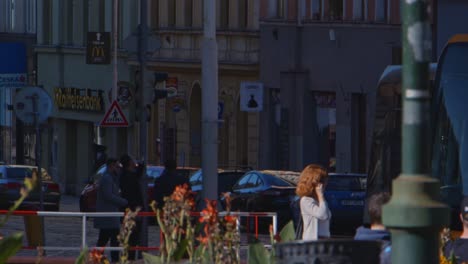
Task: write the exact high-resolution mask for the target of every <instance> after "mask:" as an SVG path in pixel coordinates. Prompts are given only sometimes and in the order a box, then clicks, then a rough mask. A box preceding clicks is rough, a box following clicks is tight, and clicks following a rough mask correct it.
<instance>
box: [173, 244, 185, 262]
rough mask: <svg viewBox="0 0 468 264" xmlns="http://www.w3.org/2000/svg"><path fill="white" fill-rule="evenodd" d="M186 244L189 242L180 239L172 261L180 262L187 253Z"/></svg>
mask: <svg viewBox="0 0 468 264" xmlns="http://www.w3.org/2000/svg"><path fill="white" fill-rule="evenodd" d="M188 243H189V241H188V239H186V238H184V239H182V240H181V241H180V244H179V245H178V246H177V249H176V250H175V252H174V260H175V261H178V260H181V259H182V258H183V257H184V255H185V252H187V245H188Z"/></svg>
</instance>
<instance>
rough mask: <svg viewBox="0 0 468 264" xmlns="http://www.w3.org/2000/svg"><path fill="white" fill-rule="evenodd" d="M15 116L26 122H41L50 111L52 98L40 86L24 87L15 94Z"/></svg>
mask: <svg viewBox="0 0 468 264" xmlns="http://www.w3.org/2000/svg"><path fill="white" fill-rule="evenodd" d="M14 109H15V113H16V116H17V117H18V118H19V119H20V120H21V121H23V122H24V123H26V124H34V122H36V124H39V123H42V122H44V121H46V120H47V118H48V117H49V116H50V113H51V112H52V99H51V98H50V96H49V94H48V93H47V92H46V91H45V90H44V89H42V88H41V87H36V86H30V87H24V88H22V89H21V90H20V91H19V92H17V93H16V95H15V104H14Z"/></svg>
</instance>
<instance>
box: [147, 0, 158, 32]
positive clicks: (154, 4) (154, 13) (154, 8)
mask: <svg viewBox="0 0 468 264" xmlns="http://www.w3.org/2000/svg"><path fill="white" fill-rule="evenodd" d="M150 4H151V6H150V8H151V13H150V16H149V19H150V28H151V29H158V28H159V0H152V1H151V2H150Z"/></svg>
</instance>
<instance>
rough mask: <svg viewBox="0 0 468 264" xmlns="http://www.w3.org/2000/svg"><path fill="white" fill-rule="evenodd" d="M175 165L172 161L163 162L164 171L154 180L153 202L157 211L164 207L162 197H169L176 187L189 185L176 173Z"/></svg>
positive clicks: (186, 180)
mask: <svg viewBox="0 0 468 264" xmlns="http://www.w3.org/2000/svg"><path fill="white" fill-rule="evenodd" d="M176 169H177V163H176V161H175V160H173V159H169V160H167V161H166V162H164V171H163V172H162V173H161V176H159V177H158V178H156V179H155V180H154V200H155V201H156V205H157V207H158V208H159V209H162V208H163V207H164V197H166V196H170V195H171V194H172V193H173V192H174V189H175V187H176V186H179V185H183V184H185V183H186V184H189V181H188V179H186V178H185V177H184V176H183V175H180V174H179V173H177V170H176Z"/></svg>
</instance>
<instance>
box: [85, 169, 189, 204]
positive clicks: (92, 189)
mask: <svg viewBox="0 0 468 264" xmlns="http://www.w3.org/2000/svg"><path fill="white" fill-rule="evenodd" d="M197 169H198V168H191V167H178V168H177V171H178V172H179V173H181V174H182V175H184V177H186V178H187V179H188V178H189V177H190V175H191V173H194V172H196V171H197ZM105 171H106V165H102V166H101V167H99V169H98V170H97V171H96V172H95V173H94V175H92V176H91V177H90V178H89V179H88V181H87V183H86V185H85V187H84V188H83V190H82V191H81V195H80V211H81V212H95V211H96V198H97V197H96V195H97V183H98V181H99V179H100V178H101V176H102V174H104V172H105ZM163 171H164V167H162V166H156V165H146V179H147V184H148V189H147V197H148V203H151V201H152V200H153V199H154V198H153V197H154V195H153V193H154V179H156V178H158V177H160V176H161V174H162V172H163Z"/></svg>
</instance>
